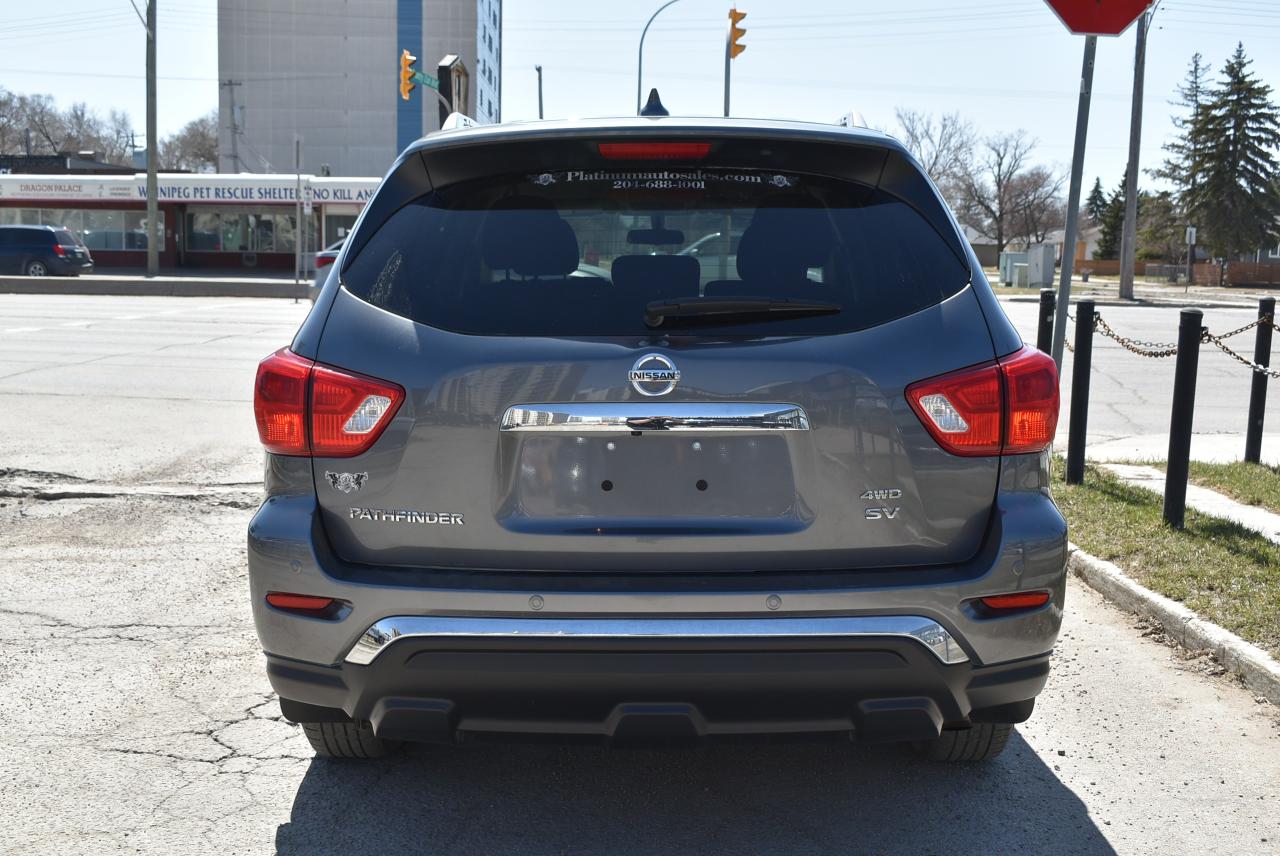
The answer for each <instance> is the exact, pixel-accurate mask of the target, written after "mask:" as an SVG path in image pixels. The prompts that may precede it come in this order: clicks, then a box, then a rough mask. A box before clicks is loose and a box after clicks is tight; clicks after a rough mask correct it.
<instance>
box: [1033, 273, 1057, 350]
mask: <svg viewBox="0 0 1280 856" xmlns="http://www.w3.org/2000/svg"><path fill="white" fill-rule="evenodd" d="M1057 303H1058V295H1056V294H1054V292H1053V289H1052V288H1042V289H1040V324H1039V327H1037V328H1036V348H1037V349H1039V350H1041V351H1044V352H1045V353H1046V354H1047V353H1049V349H1050V348H1052V347H1053V308H1054V306H1056V305H1057Z"/></svg>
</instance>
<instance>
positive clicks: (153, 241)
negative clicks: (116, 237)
mask: <svg viewBox="0 0 1280 856" xmlns="http://www.w3.org/2000/svg"><path fill="white" fill-rule="evenodd" d="M156 134H157V132H156V0H147V276H155V275H156V274H157V273H159V271H160V240H161V238H162V234H161V232H160V230H159V229H158V228H157V227H158V225H159V224H158V222H157V221H158V220H159V219H160V210H159V209H160V206H159V202H158V200H157V198H156V197H157V194H158V193H159V187H158V184H159V183H158V181H157V180H156V165H157V162H158V158H159V148H160V147H159V142H160V141H159V140H157V139H156Z"/></svg>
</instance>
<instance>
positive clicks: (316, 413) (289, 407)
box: [253, 348, 404, 458]
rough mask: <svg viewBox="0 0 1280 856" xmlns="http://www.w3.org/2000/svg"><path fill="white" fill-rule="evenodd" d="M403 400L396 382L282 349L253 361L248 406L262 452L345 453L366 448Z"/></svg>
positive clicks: (342, 455)
mask: <svg viewBox="0 0 1280 856" xmlns="http://www.w3.org/2000/svg"><path fill="white" fill-rule="evenodd" d="M403 401H404V390H403V389H402V388H400V387H399V386H397V385H396V384H393V383H388V382H387V381H383V380H377V379H375V378H371V377H366V376H364V375H358V374H354V373H351V372H345V371H342V370H340V369H335V368H332V367H331V366H324V365H319V364H317V363H315V362H313V361H312V360H308V359H306V358H305V357H300V356H298V355H297V354H295V353H293V352H292V351H290V350H288V349H287V348H283V349H281V350H279V351H276V352H275V353H274V354H272V355H271V356H269V357H267V358H266V359H265V360H263V361H262V362H261V363H259V364H258V378H257V382H256V384H255V386H254V396H253V410H254V415H255V416H256V417H257V420H258V438H259V439H260V440H261V441H262V445H263V446H265V447H266V449H267V451H268V452H273V453H275V454H277V455H301V456H309V455H319V456H323V457H330V458H346V457H351V456H353V455H359V454H361V453H363V452H365V451H367V450H368V449H369V447H370V446H372V445H373V444H374V442H376V441H377V439H378V437H379V435H381V434H382V431H383V430H384V429H385V428H386V427H387V424H388V423H390V422H391V419H392V417H394V416H395V414H396V411H397V410H398V409H399V408H400V404H401V403H402V402H403Z"/></svg>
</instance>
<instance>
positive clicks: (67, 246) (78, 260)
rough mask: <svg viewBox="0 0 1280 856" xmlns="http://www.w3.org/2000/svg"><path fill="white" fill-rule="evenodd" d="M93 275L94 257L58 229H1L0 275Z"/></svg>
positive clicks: (43, 227)
mask: <svg viewBox="0 0 1280 856" xmlns="http://www.w3.org/2000/svg"><path fill="white" fill-rule="evenodd" d="M82 273H93V257H92V256H90V255H89V249H88V248H87V247H85V246H84V245H83V244H81V243H80V242H79V241H77V240H76V236H75V235H73V234H71V232H69V231H67V230H66V229H62V228H59V227H57V226H0V274H18V275H20V276H78V275H79V274H82Z"/></svg>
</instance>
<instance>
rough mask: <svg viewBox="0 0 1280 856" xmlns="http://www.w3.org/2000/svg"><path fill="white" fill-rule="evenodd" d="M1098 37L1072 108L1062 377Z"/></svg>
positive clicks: (1060, 323) (1057, 320) (1089, 40)
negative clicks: (1073, 128) (1073, 123)
mask: <svg viewBox="0 0 1280 856" xmlns="http://www.w3.org/2000/svg"><path fill="white" fill-rule="evenodd" d="M1097 52H1098V37H1097V36H1085V38H1084V62H1083V67H1082V68H1081V70H1080V104H1079V106H1078V107H1077V109H1076V143H1075V148H1074V149H1073V151H1072V155H1071V189H1070V191H1069V192H1068V193H1067V227H1066V234H1065V235H1064V236H1063V241H1062V279H1061V280H1059V282H1058V301H1057V303H1058V312H1057V314H1056V315H1055V316H1054V319H1053V361H1054V362H1055V363H1056V364H1057V366H1058V374H1059V377H1061V374H1062V351H1063V346H1064V345H1065V344H1066V341H1067V310H1068V307H1070V306H1071V273H1072V270H1071V269H1072V267H1073V266H1074V265H1075V260H1076V229H1077V226H1078V223H1077V221H1078V220H1079V219H1080V185H1081V184H1082V183H1083V180H1084V147H1085V139H1086V137H1088V135H1089V100H1090V96H1091V95H1092V94H1093V59H1094V56H1095V55H1096V54H1097Z"/></svg>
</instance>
